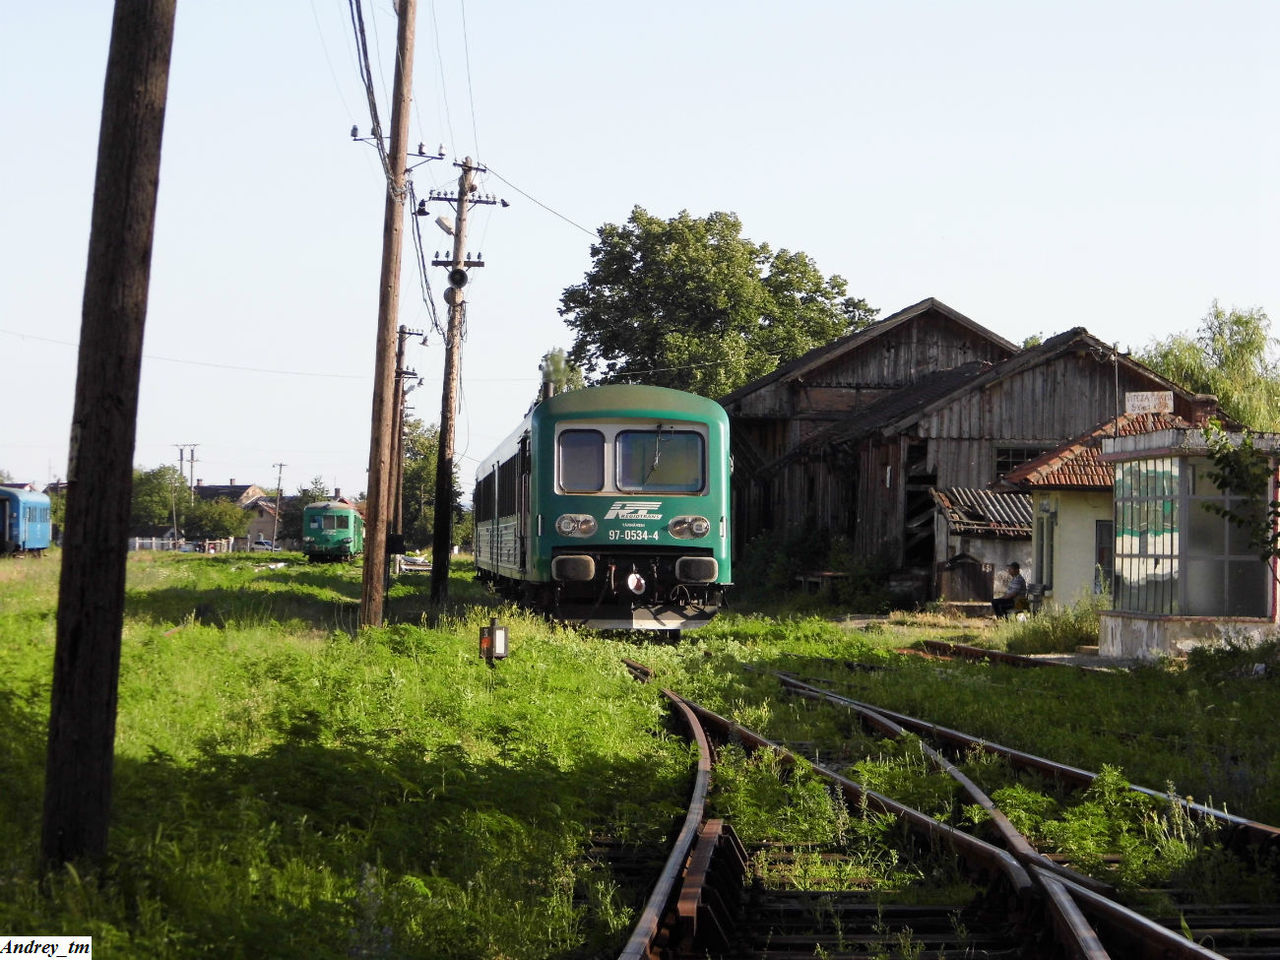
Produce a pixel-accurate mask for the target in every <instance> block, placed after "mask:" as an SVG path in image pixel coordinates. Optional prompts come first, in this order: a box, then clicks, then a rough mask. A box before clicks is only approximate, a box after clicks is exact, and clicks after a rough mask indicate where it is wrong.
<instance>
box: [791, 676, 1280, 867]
mask: <svg viewBox="0 0 1280 960" xmlns="http://www.w3.org/2000/svg"><path fill="white" fill-rule="evenodd" d="M780 676H785V675H780ZM785 679H788V680H794V678H791V677H786V678H785ZM795 682H797V683H802V682H803V681H795ZM849 703H850V704H857V705H858V706H860V707H865V708H866V709H868V710H874V711H876V712H878V713H880V714H882V715H883V716H885V717H887V718H889V719H891V720H893V721H895V722H897V723H900V724H902V726H904V727H906V728H907V729H908V730H911V731H913V732H916V733H922V734H925V735H927V736H930V737H933V738H934V739H937V740H944V741H947V742H949V743H952V744H955V745H957V746H961V747H973V748H976V749H979V750H983V751H985V752H986V753H991V754H995V755H997V756H1001V757H1004V758H1005V759H1007V760H1009V761H1011V762H1012V763H1014V764H1016V765H1018V766H1023V767H1029V768H1031V769H1034V770H1039V771H1040V772H1041V773H1045V774H1048V775H1049V776H1052V777H1058V778H1060V779H1062V780H1067V781H1069V782H1073V783H1076V784H1078V785H1080V786H1085V787H1087V786H1089V785H1090V784H1092V783H1093V782H1094V780H1096V779H1097V777H1098V775H1097V774H1096V773H1094V772H1092V771H1090V770H1082V769H1081V768H1080V767H1073V766H1070V765H1068V764H1065V763H1058V762H1057V761H1056V760H1049V759H1047V758H1045V757H1039V756H1036V755H1035V754H1033V753H1027V752H1025V751H1023V750H1017V749H1014V748H1013V747H1006V746H1004V745H1003V744H999V743H996V742H995V741H993V740H986V739H983V738H982V737H975V736H973V735H972V734H968V733H964V732H963V731H960V730H955V729H953V728H951V727H944V726H942V725H941V724H937V723H931V722H930V721H928V720H921V719H919V718H917V717H912V716H910V715H908V714H905V713H898V712H897V711H896V710H889V709H887V708H885V707H879V706H876V705H875V704H871V703H866V702H865V701H861V700H854V699H852V698H849ZM1128 787H1129V789H1130V790H1133V791H1135V792H1136V793H1142V794H1146V795H1147V796H1149V797H1154V798H1155V799H1157V800H1163V801H1166V802H1170V803H1176V804H1178V805H1179V806H1181V807H1182V808H1183V809H1184V810H1186V811H1187V813H1188V814H1190V815H1192V816H1195V817H1198V818H1200V819H1202V820H1216V821H1218V822H1220V823H1221V824H1222V825H1223V826H1224V827H1225V828H1226V829H1228V830H1230V831H1237V832H1239V833H1240V834H1241V835H1242V836H1243V837H1245V838H1246V839H1247V840H1248V841H1249V842H1250V843H1257V844H1277V845H1280V827H1274V826H1272V825H1271V824H1268V823H1260V822H1258V821H1256V820H1249V819H1246V818H1244V817H1238V816H1236V815H1235V814H1232V813H1227V812H1226V811H1225V810H1217V809H1215V808H1213V807H1209V806H1205V805H1204V804H1202V803H1195V802H1194V801H1191V800H1186V799H1184V798H1182V797H1178V796H1174V795H1173V794H1170V793H1165V792H1164V791H1161V790H1152V789H1151V788H1150V787H1143V786H1140V785H1138V784H1136V783H1130V784H1129V785H1128Z"/></svg>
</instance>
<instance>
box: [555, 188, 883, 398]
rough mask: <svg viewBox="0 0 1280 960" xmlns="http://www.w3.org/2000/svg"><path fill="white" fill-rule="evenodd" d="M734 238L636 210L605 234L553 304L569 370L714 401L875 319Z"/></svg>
mask: <svg viewBox="0 0 1280 960" xmlns="http://www.w3.org/2000/svg"><path fill="white" fill-rule="evenodd" d="M741 234H742V223H741V221H739V220H738V218H737V216H736V215H735V214H732V213H719V212H718V213H712V214H710V215H709V216H707V217H704V218H697V217H693V216H691V215H690V214H689V212H688V211H681V213H680V214H679V215H678V216H676V217H674V218H672V219H670V220H661V219H659V218H657V217H654V216H651V215H650V214H649V213H647V212H646V211H645V210H644V209H643V208H641V207H636V208H634V209H633V210H632V211H631V216H630V217H629V218H628V220H627V222H626V224H623V225H621V226H619V225H617V224H612V223H606V224H605V225H604V226H602V227H601V228H600V230H599V238H600V239H599V241H598V242H597V243H594V244H592V247H591V256H592V260H593V263H592V266H591V269H590V270H589V271H588V272H587V275H586V278H585V279H584V280H583V282H582V283H580V284H578V285H576V286H572V287H569V288H568V289H566V290H565V291H564V294H563V296H562V297H561V300H560V311H559V312H560V315H561V316H562V317H564V318H565V323H566V324H568V326H569V328H570V329H571V330H573V331H574V332H575V340H574V344H573V347H572V349H571V350H570V351H569V359H570V360H571V361H572V362H574V363H575V364H578V365H579V366H581V367H582V368H583V369H584V370H585V371H586V373H587V374H588V376H590V377H591V378H593V379H594V380H596V381H598V382H604V383H619V382H639V383H649V384H656V385H659V386H669V387H678V388H680V389H684V390H690V391H692V392H694V393H700V394H702V395H704V396H708V397H719V396H723V395H724V394H726V393H729V392H730V391H732V390H734V389H736V388H737V387H740V386H742V385H743V384H744V383H748V382H750V381H751V380H754V379H755V378H757V377H760V376H763V375H765V374H767V373H769V372H770V371H772V370H773V369H774V368H776V367H777V366H778V365H779V364H782V363H786V362H788V361H790V360H794V359H795V358H796V357H798V356H800V355H801V354H803V353H805V352H806V351H808V350H811V349H813V348H814V347H817V346H820V345H822V344H825V343H829V342H830V341H831V340H834V339H835V338H837V337H840V336H842V335H844V334H846V333H850V332H852V331H854V330H858V329H860V328H862V327H864V326H866V325H867V324H868V323H870V322H871V320H872V319H873V318H874V317H875V314H876V311H874V310H872V309H871V308H870V307H868V306H867V304H866V302H865V301H863V300H859V299H856V298H854V297H850V296H848V293H847V288H846V283H845V280H844V278H843V277H839V276H834V275H833V276H831V277H824V276H823V275H822V274H821V273H820V272H819V271H818V268H817V266H816V265H815V263H814V262H813V260H812V259H811V258H810V257H808V256H807V255H806V254H804V253H800V252H791V251H788V250H779V251H777V252H776V253H775V252H774V251H773V250H771V249H770V248H769V246H768V245H767V244H756V243H753V242H752V241H750V240H748V239H746V238H745V237H743V236H742V235H741Z"/></svg>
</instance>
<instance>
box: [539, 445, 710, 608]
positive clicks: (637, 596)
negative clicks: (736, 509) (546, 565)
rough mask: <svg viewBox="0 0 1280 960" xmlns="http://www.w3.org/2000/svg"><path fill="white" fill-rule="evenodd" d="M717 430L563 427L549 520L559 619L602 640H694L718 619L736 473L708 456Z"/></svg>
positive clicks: (548, 502)
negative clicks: (611, 636)
mask: <svg viewBox="0 0 1280 960" xmlns="http://www.w3.org/2000/svg"><path fill="white" fill-rule="evenodd" d="M710 428H711V425H709V424H707V423H702V422H694V421H689V422H683V423H682V422H679V421H665V422H657V423H647V424H640V423H629V422H627V421H622V422H617V423H611V424H603V423H602V424H592V423H576V422H572V421H571V422H568V423H562V424H560V425H559V426H558V429H557V431H556V434H555V451H556V454H555V466H556V469H555V478H554V490H553V491H551V492H550V493H549V495H548V496H547V497H546V503H545V506H547V507H549V508H550V509H549V510H547V511H544V512H540V514H539V518H540V519H541V521H542V523H543V524H544V528H545V524H546V521H547V519H548V518H553V519H552V526H553V530H552V531H551V536H550V546H551V549H550V580H551V582H552V584H553V585H554V589H555V609H556V612H557V614H558V615H559V616H561V617H562V618H563V619H566V620H569V621H574V622H581V623H585V624H587V625H589V626H594V627H598V628H602V629H628V628H631V629H685V628H688V627H694V626H698V625H700V624H702V623H705V622H706V621H707V620H710V619H711V617H713V616H714V615H715V613H716V611H717V609H718V608H719V606H720V603H721V600H722V594H723V590H724V588H725V586H726V585H727V584H728V582H729V560H728V536H729V532H728V510H727V477H726V476H725V474H726V473H727V470H726V469H725V468H724V466H723V458H721V457H717V458H716V459H715V460H713V459H712V458H711V457H710V455H709V454H710V450H711V448H712V446H713V444H712V443H711V436H710V432H711V429H710ZM716 439H717V440H719V439H720V438H718V437H717V438H716ZM717 445H718V444H717ZM545 533H546V531H545V529H544V535H545Z"/></svg>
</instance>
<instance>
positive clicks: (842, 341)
mask: <svg viewBox="0 0 1280 960" xmlns="http://www.w3.org/2000/svg"><path fill="white" fill-rule="evenodd" d="M930 311H932V312H934V313H939V314H942V315H943V316H944V317H946V318H948V319H949V320H951V321H953V322H954V323H957V324H959V325H960V326H962V327H965V328H967V329H969V330H971V331H972V332H973V333H976V334H978V335H979V336H981V337H984V338H986V339H987V340H990V341H991V342H992V343H995V344H997V345H999V346H1001V347H1004V348H1005V349H1006V350H1008V351H1009V352H1010V353H1016V352H1017V351H1018V349H1019V348H1018V346H1017V344H1013V343H1010V342H1009V341H1008V340H1006V339H1004V337H1001V336H999V335H998V334H995V333H992V332H991V331H990V330H988V329H987V328H986V327H984V326H982V325H981V324H979V323H975V322H974V321H973V320H970V319H969V318H968V317H966V316H965V315H964V314H963V313H961V312H960V311H958V310H955V309H953V308H951V307H949V306H947V305H946V304H945V303H943V302H942V301H941V300H937V299H935V298H933V297H927V298H925V299H924V300H921V301H920V302H919V303H914V304H912V305H911V306H909V307H907V308H905V309H903V310H899V311H898V312H897V313H895V314H893V315H892V316H888V317H885V318H884V319H883V320H877V321H876V322H875V323H873V324H871V325H869V326H866V327H863V328H862V329H861V330H857V331H855V332H853V333H850V334H847V335H846V336H843V337H840V338H839V339H838V340H833V341H831V342H830V343H826V344H823V345H822V346H820V347H814V348H813V349H812V350H810V351H809V352H808V353H805V354H803V355H801V356H799V357H797V358H796V359H795V360H792V361H791V362H790V363H784V364H783V365H782V366H780V367H778V368H777V369H776V370H774V371H773V372H772V373H768V374H765V375H764V376H763V377H760V378H759V379H756V380H752V381H751V382H750V383H748V384H746V385H744V386H741V387H739V388H738V389H737V390H734V391H733V392H732V393H728V394H726V395H725V396H723V397H721V398H720V403H721V404H722V405H728V404H730V403H733V402H734V401H735V400H738V399H741V398H742V397H745V396H747V395H748V394H751V393H754V392H755V391H757V390H759V389H761V388H762V387H766V386H768V385H769V384H771V383H776V382H777V381H779V380H794V379H796V378H799V377H803V376H804V375H805V374H806V373H809V372H810V371H812V370H815V369H817V368H818V367H821V366H825V365H826V364H828V363H830V362H831V361H833V360H835V359H837V358H839V357H840V356H842V355H844V354H846V353H848V352H850V351H851V350H855V349H857V348H858V347H861V346H862V345H863V344H865V343H867V342H868V341H870V340H874V339H876V338H877V337H881V336H883V335H884V334H886V333H888V332H889V331H891V330H893V329H894V328H895V327H898V326H901V325H902V324H904V323H906V322H907V321H908V320H912V319H914V318H916V317H918V316H920V315H921V314H923V313H928V312H930Z"/></svg>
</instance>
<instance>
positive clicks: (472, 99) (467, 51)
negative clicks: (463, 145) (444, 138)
mask: <svg viewBox="0 0 1280 960" xmlns="http://www.w3.org/2000/svg"><path fill="white" fill-rule="evenodd" d="M458 9H459V10H460V11H461V12H462V53H463V56H464V58H465V60H466V64H467V101H468V103H469V104H470V106H471V137H472V139H473V140H474V141H475V147H476V163H479V164H481V165H483V163H484V159H483V155H482V154H481V153H480V129H479V127H477V126H476V95H475V91H474V89H473V88H472V85H471V41H470V38H469V37H468V36H467V4H466V0H458Z"/></svg>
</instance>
